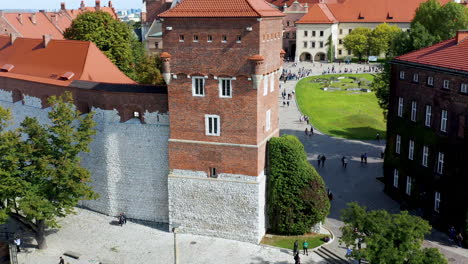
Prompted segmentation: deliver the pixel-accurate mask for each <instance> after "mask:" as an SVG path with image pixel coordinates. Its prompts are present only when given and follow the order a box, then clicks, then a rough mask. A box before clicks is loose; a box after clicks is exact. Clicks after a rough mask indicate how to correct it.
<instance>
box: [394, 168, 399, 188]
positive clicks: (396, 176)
mask: <svg viewBox="0 0 468 264" xmlns="http://www.w3.org/2000/svg"><path fill="white" fill-rule="evenodd" d="M393 187H395V188H398V170H397V169H394V170H393Z"/></svg>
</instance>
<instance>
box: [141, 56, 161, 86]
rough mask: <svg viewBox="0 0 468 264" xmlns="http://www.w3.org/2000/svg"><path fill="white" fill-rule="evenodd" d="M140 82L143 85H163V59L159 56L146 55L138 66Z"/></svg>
mask: <svg viewBox="0 0 468 264" xmlns="http://www.w3.org/2000/svg"><path fill="white" fill-rule="evenodd" d="M135 68H136V74H137V79H138V80H139V81H138V82H139V83H141V84H153V85H156V84H162V83H164V80H163V78H162V75H161V71H160V70H159V69H161V59H160V58H159V57H158V56H150V55H145V56H144V57H143V58H142V60H141V63H138V64H137V65H136V66H135Z"/></svg>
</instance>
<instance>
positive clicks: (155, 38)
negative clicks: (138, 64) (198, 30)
mask: <svg viewBox="0 0 468 264" xmlns="http://www.w3.org/2000/svg"><path fill="white" fill-rule="evenodd" d="M178 2H180V1H179V0H143V7H142V11H141V35H142V39H143V44H144V45H145V48H146V50H147V51H148V52H150V53H152V54H160V53H161V52H162V49H163V43H162V35H163V31H162V26H161V21H160V20H158V19H157V16H158V15H159V14H161V13H162V12H164V11H166V10H168V9H170V8H171V7H173V6H175V5H176V4H177V3H178Z"/></svg>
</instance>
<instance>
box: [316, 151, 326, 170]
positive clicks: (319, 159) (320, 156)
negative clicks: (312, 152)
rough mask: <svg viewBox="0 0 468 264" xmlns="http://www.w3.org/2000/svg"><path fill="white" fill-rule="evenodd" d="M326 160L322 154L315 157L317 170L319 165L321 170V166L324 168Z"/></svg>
mask: <svg viewBox="0 0 468 264" xmlns="http://www.w3.org/2000/svg"><path fill="white" fill-rule="evenodd" d="M326 160H327V157H326V156H325V155H324V154H319V155H318V156H317V163H318V164H317V165H318V166H317V168H320V164H322V168H323V166H325V161H326Z"/></svg>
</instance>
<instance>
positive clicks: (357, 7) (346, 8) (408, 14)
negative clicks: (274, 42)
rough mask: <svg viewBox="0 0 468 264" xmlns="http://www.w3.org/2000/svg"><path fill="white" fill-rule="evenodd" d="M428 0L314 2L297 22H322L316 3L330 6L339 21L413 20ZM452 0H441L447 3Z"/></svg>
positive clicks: (380, 21) (440, 0)
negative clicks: (418, 9) (317, 18)
mask: <svg viewBox="0 0 468 264" xmlns="http://www.w3.org/2000/svg"><path fill="white" fill-rule="evenodd" d="M425 1H426V0H372V3H370V1H369V0H344V1H342V2H340V1H338V2H335V3H331V2H330V3H328V4H312V5H311V6H309V12H308V13H307V14H306V15H305V16H304V17H302V19H300V20H299V21H298V22H297V23H302V24H321V23H323V22H322V21H319V22H315V18H316V17H320V16H323V14H322V11H321V10H322V9H317V8H314V6H316V5H326V6H328V8H329V10H330V12H331V14H332V15H333V17H334V19H335V20H336V21H338V22H341V23H342V22H357V23H359V22H367V23H369V22H377V23H383V22H387V23H392V22H393V23H395V22H407V23H409V22H411V20H413V17H414V14H415V11H416V9H417V8H418V6H419V4H421V3H422V2H425ZM450 1H451V0H439V2H440V3H441V4H444V5H445V4H446V3H448V2H450Z"/></svg>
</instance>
